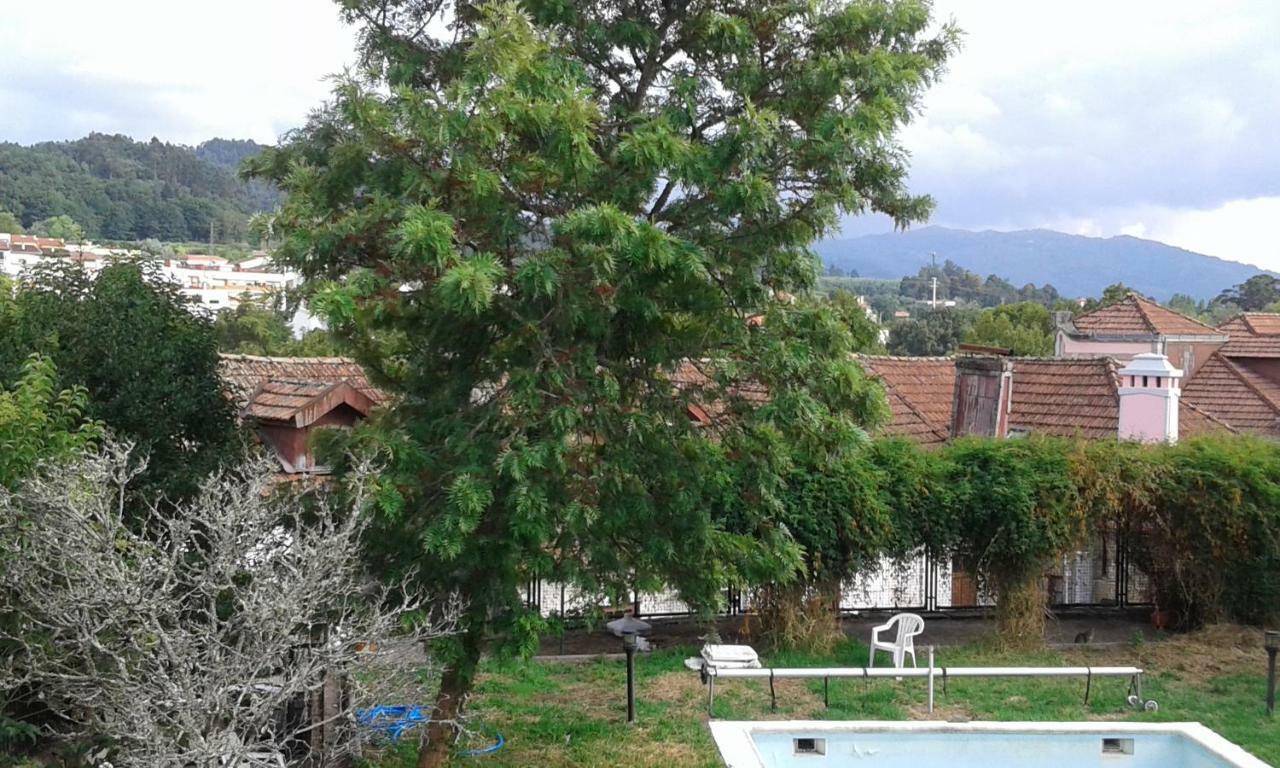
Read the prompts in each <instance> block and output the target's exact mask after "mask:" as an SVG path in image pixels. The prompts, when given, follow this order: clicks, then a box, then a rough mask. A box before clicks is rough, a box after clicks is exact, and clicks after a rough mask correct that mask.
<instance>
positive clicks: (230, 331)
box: [213, 296, 338, 357]
mask: <svg viewBox="0 0 1280 768" xmlns="http://www.w3.org/2000/svg"><path fill="white" fill-rule="evenodd" d="M213 333H214V335H215V336H216V338H217V342H218V350H219V351H220V352H228V353H234V354H241V355H268V356H280V357H331V356H334V355H337V354H338V350H337V347H336V345H335V344H334V340H333V338H332V337H331V336H330V335H329V333H328V331H325V330H323V329H316V330H312V331H307V332H306V333H305V334H303V335H302V338H294V335H293V329H292V328H290V327H289V318H288V315H287V314H286V313H285V312H283V311H281V310H279V309H277V308H276V307H274V306H272V305H271V303H270V302H263V301H255V300H253V299H252V297H249V296H242V297H241V298H240V303H239V304H237V305H236V306H235V307H234V308H232V309H223V310H220V311H219V312H218V314H217V315H216V316H214V320H213Z"/></svg>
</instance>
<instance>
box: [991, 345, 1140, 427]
mask: <svg viewBox="0 0 1280 768" xmlns="http://www.w3.org/2000/svg"><path fill="white" fill-rule="evenodd" d="M1115 370H1116V369H1115V364H1114V363H1113V362H1112V361H1111V360H1110V359H1108V358H1093V359H1079V360H1056V359H1046V358H1016V359H1014V361H1013V379H1012V382H1013V383H1012V391H1011V392H1010V407H1009V428H1010V429H1011V430H1016V429H1025V430H1028V431H1031V432H1035V433H1036V434H1042V435H1057V436H1060V437H1077V436H1078V437H1088V438H1108V437H1116V435H1117V434H1118V433H1119V424H1120V398H1119V395H1118V394H1117V393H1116V373H1115Z"/></svg>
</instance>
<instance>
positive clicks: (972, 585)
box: [525, 533, 1151, 618]
mask: <svg viewBox="0 0 1280 768" xmlns="http://www.w3.org/2000/svg"><path fill="white" fill-rule="evenodd" d="M1129 554H1130V550H1129V547H1128V546H1127V545H1126V543H1125V539H1124V538H1123V537H1122V536H1119V535H1117V534H1115V533H1106V534H1103V535H1099V536H1097V537H1095V538H1094V539H1093V540H1092V541H1091V542H1090V543H1089V545H1088V546H1087V547H1085V548H1083V549H1080V550H1076V551H1073V552H1070V553H1067V554H1066V555H1063V556H1062V557H1060V558H1058V560H1057V561H1056V562H1055V563H1054V564H1053V566H1052V567H1051V568H1049V569H1048V570H1047V571H1046V572H1045V574H1044V589H1045V595H1046V599H1047V602H1048V604H1049V605H1050V606H1051V607H1053V608H1078V607H1106V606H1110V607H1117V608H1123V607H1127V606H1140V605H1149V604H1150V603H1151V598H1150V594H1149V586H1150V584H1149V580H1148V578H1147V576H1146V574H1144V573H1143V572H1142V571H1141V570H1140V569H1139V568H1138V567H1137V566H1136V565H1134V563H1133V561H1132V560H1131V558H1130V557H1129ZM968 561H969V559H968V558H966V557H964V556H962V555H943V556H935V555H930V554H928V553H925V552H921V553H920V554H918V555H917V556H915V557H912V558H909V559H907V560H906V561H903V562H895V561H891V560H885V561H883V562H881V563H880V564H879V567H878V568H876V569H875V570H874V571H869V572H867V573H863V574H859V575H858V577H857V578H855V579H853V580H852V581H850V582H848V583H846V584H843V585H842V587H841V591H840V610H841V611H842V612H844V613H860V612H876V611H918V612H923V613H935V612H946V611H963V610H972V609H982V608H988V607H991V606H993V605H995V599H994V597H993V596H992V595H991V594H990V593H989V592H988V591H986V590H985V589H983V588H982V586H981V584H980V582H979V580H978V579H977V578H976V577H975V575H974V568H973V567H972V565H971V564H970V563H969V562H968ZM525 602H526V604H527V605H528V607H530V608H532V609H537V610H539V611H540V612H541V613H542V615H543V616H547V617H556V616H558V617H574V616H581V615H583V614H585V613H587V612H588V611H589V610H603V611H604V612H605V613H622V612H630V613H631V614H633V615H634V616H637V617H642V616H647V617H651V618H661V617H680V616H690V615H692V614H693V613H694V611H693V609H691V608H690V607H689V606H688V605H687V604H685V603H684V602H683V601H681V600H680V597H679V595H678V594H677V593H676V592H674V591H671V590H664V591H660V592H640V593H637V594H635V595H632V598H631V601H630V602H629V603H622V604H618V603H613V604H602V603H601V601H600V600H599V598H598V597H596V596H591V595H587V594H585V593H582V592H580V591H578V590H576V589H575V588H574V587H572V586H571V585H566V584H560V583H557V582H553V581H547V580H542V579H533V580H530V581H529V582H528V584H527V585H526V587H525ZM721 603H722V605H721V608H720V613H721V615H725V616H735V615H739V614H743V613H747V612H749V611H750V610H751V597H750V591H749V590H742V589H738V588H727V589H726V590H725V594H724V599H723V600H722V601H721Z"/></svg>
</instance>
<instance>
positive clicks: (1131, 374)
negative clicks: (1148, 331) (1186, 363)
mask: <svg viewBox="0 0 1280 768" xmlns="http://www.w3.org/2000/svg"><path fill="white" fill-rule="evenodd" d="M1119 374H1120V389H1119V395H1120V430H1119V431H1120V439H1121V440H1141V441H1142V442H1144V443H1176V442H1178V402H1179V401H1180V400H1181V398H1182V388H1181V387H1180V384H1181V380H1182V371H1180V370H1179V369H1177V368H1174V367H1173V364H1172V363H1170V362H1169V358H1167V357H1165V356H1164V355H1161V354H1159V353H1156V352H1144V353H1142V354H1140V355H1135V356H1134V358H1133V359H1132V360H1130V361H1129V364H1128V365H1126V366H1125V367H1124V368H1121V369H1120V372H1119Z"/></svg>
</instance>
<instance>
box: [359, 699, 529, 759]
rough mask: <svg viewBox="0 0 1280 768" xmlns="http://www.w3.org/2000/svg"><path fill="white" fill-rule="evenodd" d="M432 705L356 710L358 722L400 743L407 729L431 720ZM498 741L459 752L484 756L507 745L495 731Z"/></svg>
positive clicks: (463, 754)
mask: <svg viewBox="0 0 1280 768" xmlns="http://www.w3.org/2000/svg"><path fill="white" fill-rule="evenodd" d="M430 711H431V707H416V706H385V705H379V706H376V707H370V708H368V709H357V710H356V713H355V714H356V722H358V723H360V724H361V725H363V726H365V727H367V728H372V729H374V730H377V731H381V732H382V733H383V734H385V735H386V737H387V738H388V739H390V740H391V743H393V744H396V743H399V741H400V737H401V736H403V735H404V733H405V731H408V730H409V729H411V728H413V727H414V726H418V725H425V724H427V723H430V722H431V717H430V715H429V714H428V713H429V712H430ZM494 736H496V737H497V739H498V740H497V741H495V742H494V743H493V744H490V745H489V746H487V747H481V748H479V749H468V750H466V751H464V752H459V753H458V754H459V755H461V756H462V757H483V756H485V755H492V754H493V753H495V752H497V751H498V750H500V749H502V748H503V746H505V745H506V743H507V742H506V739H504V738H502V734H501V733H495V734H494Z"/></svg>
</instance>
